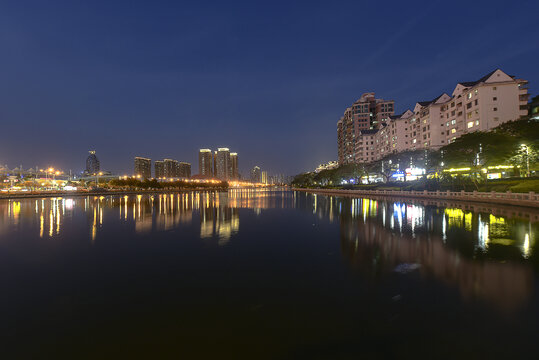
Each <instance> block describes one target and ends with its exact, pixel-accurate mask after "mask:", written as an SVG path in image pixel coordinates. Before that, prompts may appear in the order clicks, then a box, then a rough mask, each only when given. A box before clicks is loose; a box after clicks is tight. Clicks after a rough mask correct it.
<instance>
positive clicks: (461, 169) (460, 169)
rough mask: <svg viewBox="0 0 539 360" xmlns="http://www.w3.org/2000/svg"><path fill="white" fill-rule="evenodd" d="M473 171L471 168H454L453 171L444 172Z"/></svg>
mask: <svg viewBox="0 0 539 360" xmlns="http://www.w3.org/2000/svg"><path fill="white" fill-rule="evenodd" d="M470 170H471V169H470V168H469V167H466V168H457V169H455V168H452V169H447V170H444V172H455V171H470Z"/></svg>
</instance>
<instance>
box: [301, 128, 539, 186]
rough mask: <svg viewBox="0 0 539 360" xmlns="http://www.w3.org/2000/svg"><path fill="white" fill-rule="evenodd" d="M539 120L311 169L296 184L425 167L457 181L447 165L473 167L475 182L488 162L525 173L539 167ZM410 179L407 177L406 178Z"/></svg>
mask: <svg viewBox="0 0 539 360" xmlns="http://www.w3.org/2000/svg"><path fill="white" fill-rule="evenodd" d="M538 149H539V123H538V122H537V121H534V120H529V119H522V120H517V121H512V122H507V123H504V124H502V125H500V126H498V127H496V128H494V129H493V130H491V131H488V132H483V131H476V132H473V133H468V134H465V135H463V136H461V137H459V138H457V139H455V141H454V142H452V143H451V144H448V145H446V146H444V147H442V148H440V149H438V150H415V151H405V152H400V153H393V154H389V155H387V156H385V157H384V158H382V159H380V160H377V161H373V162H370V163H362V164H347V165H342V166H340V167H338V168H335V169H331V170H323V171H320V172H319V173H314V172H308V173H302V174H299V175H296V176H295V177H294V180H293V181H292V185H293V186H297V187H309V186H313V185H318V186H336V185H341V183H342V181H343V180H346V181H350V180H352V182H353V183H356V184H357V183H360V182H361V179H367V182H368V181H369V178H371V177H372V176H377V177H380V178H382V179H383V180H384V182H385V183H387V182H390V181H391V178H392V175H393V174H394V173H395V172H396V171H399V170H400V171H403V172H404V174H403V175H404V176H406V174H405V171H404V170H405V169H407V168H423V169H425V170H426V172H427V173H434V174H436V178H437V179H438V181H446V182H447V181H453V180H452V178H453V177H452V176H450V175H449V174H448V173H447V172H443V169H449V168H470V170H469V172H468V174H469V179H470V180H471V181H473V182H477V183H479V182H481V181H486V179H487V174H486V172H485V171H484V170H483V169H485V168H487V167H488V166H497V165H510V166H513V172H514V173H515V174H516V175H521V176H523V175H525V173H526V172H527V167H528V164H529V167H530V170H531V171H533V170H536V169H537V161H538V160H539V151H538ZM404 180H405V181H406V177H405V178H404Z"/></svg>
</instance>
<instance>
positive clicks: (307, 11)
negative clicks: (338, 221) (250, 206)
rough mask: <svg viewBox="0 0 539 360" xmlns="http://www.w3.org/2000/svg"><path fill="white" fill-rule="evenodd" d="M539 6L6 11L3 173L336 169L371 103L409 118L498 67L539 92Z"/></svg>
mask: <svg viewBox="0 0 539 360" xmlns="http://www.w3.org/2000/svg"><path fill="white" fill-rule="evenodd" d="M538 23H539V1H462V2H461V1H452V2H447V1H418V2H414V1H387V0H386V1H369V2H362V1H350V2H339V1H331V2H330V1H325V2H317V1H306V2H293V1H291V0H288V1H282V2H281V1H265V2H257V1H246V2H233V1H218V2H206V1H189V2H187V1H185V2H182V1H133V0H130V1H110V0H109V1H95V0H94V1H75V0H69V1H42V0H40V1H14V0H13V1H9V0H6V1H2V2H0V164H7V165H9V166H10V167H11V168H13V167H15V166H18V165H19V164H23V167H24V168H29V167H35V166H36V165H37V166H40V167H44V166H54V167H62V168H63V169H65V170H69V169H72V170H73V171H80V170H83V169H84V166H85V159H86V156H87V151H88V150H96V151H97V155H98V157H99V159H100V161H101V165H102V169H104V170H111V171H113V172H116V173H119V174H123V173H127V174H131V173H132V172H133V157H134V156H146V157H150V158H151V159H152V160H155V159H161V158H165V157H168V158H174V159H177V160H180V161H188V162H191V163H192V165H193V173H197V172H198V149H199V148H212V149H215V148H217V147H223V146H226V147H229V148H230V149H231V150H232V151H237V152H238V153H239V162H240V170H241V172H242V173H243V174H244V175H246V174H247V171H248V169H250V168H252V167H253V166H254V165H259V166H260V167H262V169H264V170H268V171H269V173H284V174H287V175H293V174H296V173H298V172H301V171H305V170H311V169H313V168H314V167H316V165H318V164H319V163H321V162H326V161H329V160H336V159H337V145H336V137H337V133H336V122H337V121H338V119H339V118H340V116H341V115H342V113H343V111H344V110H345V108H346V107H347V106H348V105H350V104H351V103H352V102H353V101H355V100H356V99H357V98H359V97H360V96H361V94H362V93H364V92H369V91H375V92H376V94H377V96H378V97H382V98H385V99H393V100H395V103H396V111H397V112H403V111H404V110H406V109H407V108H409V107H413V105H414V104H415V102H416V101H418V100H430V99H432V98H434V97H436V96H438V95H439V94H440V93H441V92H443V91H446V92H449V93H451V91H452V90H453V88H454V86H455V84H456V82H457V81H471V80H476V79H478V78H480V77H481V76H483V75H485V74H486V73H488V72H490V71H492V70H494V69H495V68H498V67H499V68H501V69H502V70H504V71H505V72H507V73H509V74H511V75H516V76H518V77H520V78H524V79H527V80H529V81H530V92H531V94H532V96H535V95H537V94H538V92H539V85H538V84H539V26H538Z"/></svg>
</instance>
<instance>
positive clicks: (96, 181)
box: [95, 172, 103, 188]
mask: <svg viewBox="0 0 539 360" xmlns="http://www.w3.org/2000/svg"><path fill="white" fill-rule="evenodd" d="M99 175H103V173H102V172H96V173H95V187H96V188H97V187H99Z"/></svg>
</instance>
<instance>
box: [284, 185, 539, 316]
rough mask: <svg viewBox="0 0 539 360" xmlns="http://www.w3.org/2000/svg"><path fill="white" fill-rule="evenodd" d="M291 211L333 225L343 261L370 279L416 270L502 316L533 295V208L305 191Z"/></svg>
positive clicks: (536, 215)
mask: <svg viewBox="0 0 539 360" xmlns="http://www.w3.org/2000/svg"><path fill="white" fill-rule="evenodd" d="M401 201H402V200H401ZM295 205H296V207H307V210H309V211H313V213H314V214H316V215H317V216H318V217H319V218H324V217H325V218H328V219H339V222H340V229H341V248H342V253H343V256H344V257H345V258H346V259H347V260H348V261H349V263H350V264H351V265H352V266H353V267H354V268H357V269H359V270H360V271H361V272H362V273H363V274H365V275H366V276H368V277H370V278H372V279H373V280H375V279H377V278H379V277H380V276H383V275H384V274H385V275H389V274H391V273H395V271H396V270H397V271H398V270H399V269H402V268H412V269H415V268H417V269H418V270H417V271H419V272H420V273H421V275H422V276H425V277H434V278H435V279H437V280H438V281H442V282H444V283H446V284H448V285H450V286H452V287H454V288H457V289H458V290H459V292H460V294H461V295H462V297H463V298H465V299H481V300H486V301H487V302H488V303H490V304H492V305H494V306H496V307H497V308H499V309H503V310H507V311H514V310H517V309H519V308H521V306H523V305H525V304H526V303H527V302H528V301H529V299H530V298H531V296H532V294H533V289H534V270H533V264H532V263H531V262H530V259H534V258H536V256H535V257H534V251H536V243H535V234H536V233H537V225H538V220H539V213H538V212H537V211H535V210H533V209H528V210H526V209H522V208H514V207H501V208H500V207H493V206H492V205H488V208H484V206H485V205H473V204H472V205H470V204H451V203H447V202H443V201H441V202H438V203H433V202H432V201H429V202H426V203H425V202H423V201H421V200H417V201H413V200H410V201H407V202H406V203H403V202H398V201H388V200H384V199H382V200H373V199H354V198H349V197H327V196H320V195H318V196H314V195H310V194H306V193H297V194H296V196H295ZM403 264H404V267H403ZM408 265H414V266H408ZM407 266H408V267H407Z"/></svg>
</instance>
